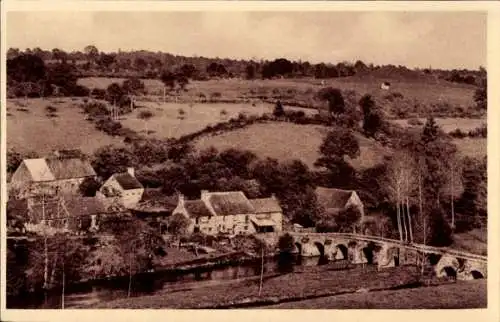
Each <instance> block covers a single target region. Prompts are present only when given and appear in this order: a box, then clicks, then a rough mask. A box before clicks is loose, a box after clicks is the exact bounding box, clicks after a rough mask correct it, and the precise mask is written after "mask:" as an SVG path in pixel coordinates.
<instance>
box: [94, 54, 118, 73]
mask: <svg viewBox="0 0 500 322" xmlns="http://www.w3.org/2000/svg"><path fill="white" fill-rule="evenodd" d="M115 62H116V54H105V53H101V55H100V56H99V61H98V64H99V66H101V67H102V68H103V69H105V70H107V69H108V68H109V67H110V66H111V65H113V64H114V63H115Z"/></svg>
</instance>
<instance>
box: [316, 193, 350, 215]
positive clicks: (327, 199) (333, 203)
mask: <svg viewBox="0 0 500 322" xmlns="http://www.w3.org/2000/svg"><path fill="white" fill-rule="evenodd" d="M353 192H354V191H352V190H342V189H335V188H323V187H317V188H316V190H315V193H316V198H317V200H318V203H319V205H321V206H322V207H323V208H325V210H329V211H333V210H335V209H342V208H344V207H345V205H346V204H347V201H348V200H349V198H350V197H351V195H352V194H353Z"/></svg>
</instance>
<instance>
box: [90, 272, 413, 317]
mask: <svg viewBox="0 0 500 322" xmlns="http://www.w3.org/2000/svg"><path fill="white" fill-rule="evenodd" d="M418 279H419V278H418V272H417V270H416V268H414V267H397V268H391V269H386V270H383V271H380V272H379V271H377V270H376V268H375V267H366V268H361V267H358V268H355V269H350V270H332V269H329V268H328V265H326V266H316V267H307V268H303V269H302V270H301V271H296V272H293V273H289V274H284V275H280V276H274V277H268V278H266V279H265V281H264V286H263V288H262V292H261V294H260V296H259V281H258V280H257V281H254V280H250V281H245V282H242V283H241V284H240V285H238V287H235V286H234V285H218V286H214V287H211V288H210V289H209V290H207V289H206V288H205V289H204V288H200V289H194V290H189V291H186V292H176V293H167V294H161V295H154V296H142V297H136V298H129V299H120V300H115V301H110V302H104V303H99V304H97V305H95V306H91V307H88V308H129V309H148V308H183V309H195V308H198V309H200V308H206V309H209V308H212V309H213V308H235V307H245V306H249V305H257V304H263V303H266V304H270V303H280V302H283V301H289V300H301V299H307V298H311V297H321V296H330V295H335V294H343V293H348V292H355V291H357V290H360V289H363V290H369V289H387V288H393V287H397V286H403V285H409V284H415V283H418Z"/></svg>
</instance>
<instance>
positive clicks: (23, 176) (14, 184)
mask: <svg viewBox="0 0 500 322" xmlns="http://www.w3.org/2000/svg"><path fill="white" fill-rule="evenodd" d="M96 177H97V174H96V173H95V171H94V169H93V168H92V166H91V165H90V163H89V162H88V161H86V160H83V159H80V158H57V157H54V158H39V159H25V160H23V162H22V163H21V164H20V165H19V167H18V168H17V169H16V171H15V172H14V173H13V175H12V177H11V178H10V183H9V192H15V194H16V197H18V198H29V197H31V196H34V195H39V194H42V193H44V194H49V195H51V194H57V193H59V192H62V193H73V194H77V193H78V191H79V188H80V184H81V183H82V182H83V181H84V180H85V179H87V178H94V179H95V178H96Z"/></svg>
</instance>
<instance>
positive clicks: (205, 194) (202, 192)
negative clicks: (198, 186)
mask: <svg viewBox="0 0 500 322" xmlns="http://www.w3.org/2000/svg"><path fill="white" fill-rule="evenodd" d="M208 194H209V192H208V190H201V195H200V199H201V200H206V199H207V198H208Z"/></svg>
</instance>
